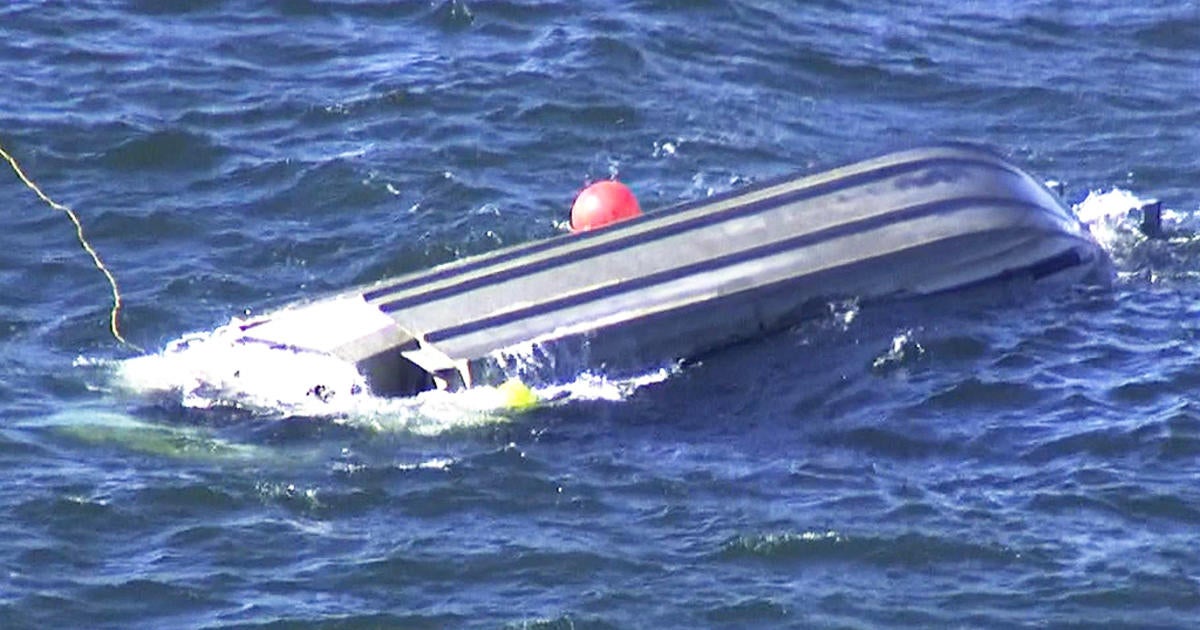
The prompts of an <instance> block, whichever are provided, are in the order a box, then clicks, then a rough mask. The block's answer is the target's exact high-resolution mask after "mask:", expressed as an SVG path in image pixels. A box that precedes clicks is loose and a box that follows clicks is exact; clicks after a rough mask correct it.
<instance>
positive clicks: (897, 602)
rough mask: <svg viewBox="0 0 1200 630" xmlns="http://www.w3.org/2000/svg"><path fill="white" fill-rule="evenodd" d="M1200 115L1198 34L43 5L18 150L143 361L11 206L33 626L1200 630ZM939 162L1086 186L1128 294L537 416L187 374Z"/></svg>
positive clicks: (393, 5)
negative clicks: (216, 383) (222, 345)
mask: <svg viewBox="0 0 1200 630" xmlns="http://www.w3.org/2000/svg"><path fill="white" fill-rule="evenodd" d="M1198 97H1200V5H1197V3H1196V2H1157V1H1151V2H1141V3H1119V2H1115V1H1114V0H1097V1H1095V2H1090V3H1064V2H1057V1H1054V0H1018V1H1015V2H1008V3H974V2H969V3H967V2H949V1H946V0H928V1H925V2H916V1H899V2H892V3H877V2H865V1H862V0H818V1H815V2H806V3H792V2H782V1H772V0H695V1H692V2H686V1H682V0H628V1H616V2H610V3H583V2H573V1H565V0H564V1H551V0H520V1H518V0H494V1H492V0H473V1H472V0H468V1H466V2H462V1H448V2H426V1H424V0H420V1H418V0H412V1H404V2H373V1H369V0H363V1H357V0H258V1H254V2H232V1H228V0H204V1H196V2H187V3H174V2H155V1H152V0H79V1H72V2H35V1H32V0H8V1H7V2H5V3H3V4H0V146H3V147H4V148H5V149H6V150H7V151H9V152H10V153H12V154H13V155H14V157H16V158H17V159H18V160H19V161H20V163H21V164H22V166H23V167H24V168H25V169H26V171H27V172H28V173H29V175H30V176H31V177H33V178H34V179H35V180H36V181H37V183H38V184H39V185H40V186H41V187H42V188H43V189H44V190H45V191H46V192H47V193H48V194H49V195H50V196H51V197H53V198H54V199H55V200H57V201H59V202H61V203H64V204H67V205H68V206H70V207H72V208H73V209H75V210H76V211H77V212H78V214H79V215H80V217H81V219H82V221H83V224H84V227H85V229H86V232H87V235H88V237H89V238H90V240H91V242H92V243H93V244H94V245H95V246H96V248H97V249H98V250H99V252H100V254H101V255H102V256H103V259H104V261H105V262H106V263H107V264H108V266H109V267H110V268H111V269H112V271H113V273H114V274H115V276H116V278H117V279H118V281H119V282H120V288H121V291H122V294H123V297H124V300H125V309H124V311H123V314H122V319H121V326H122V330H123V332H124V333H125V334H126V335H127V336H128V338H129V339H130V341H131V342H133V343H134V344H136V345H137V346H139V347H141V348H144V350H141V351H137V350H131V349H129V348H126V347H123V346H121V345H120V344H118V343H116V342H115V341H114V340H113V339H112V337H111V335H110V334H109V331H108V328H107V326H108V324H107V318H108V312H109V308H110V295H109V292H108V291H109V290H108V287H107V285H106V283H105V281H104V278H103V276H101V275H100V274H99V273H98V272H97V271H96V270H95V269H94V268H93V267H92V266H91V263H90V261H89V259H88V258H87V255H86V254H85V253H84V252H83V251H82V250H81V249H80V246H79V244H78V242H76V240H75V235H74V229H73V227H72V226H71V225H70V223H69V222H68V221H67V219H66V217H65V216H63V215H62V213H60V212H56V211H54V210H52V209H51V208H49V207H48V206H46V205H45V204H43V203H42V202H41V201H39V200H38V199H37V198H36V196H34V194H33V193H32V192H31V191H29V190H28V189H27V188H26V187H25V186H24V185H22V184H21V183H20V181H19V180H18V179H17V178H16V176H15V175H12V174H11V173H10V172H9V171H8V170H7V167H6V166H5V167H4V168H3V169H0V171H2V172H0V213H2V216H3V217H4V229H3V230H0V261H2V262H0V289H2V290H0V335H2V337H3V344H0V365H2V366H3V378H0V478H3V482H2V483H0V514H2V515H3V516H2V518H0V627H4V628H166V627H171V628H215V627H246V628H257V627H287V628H392V627H394V628H459V627H462V628H495V627H507V628H641V627H681V628H696V627H714V628H718V627H721V628H750V627H759V628H781V627H795V628H875V627H886V628H897V627H913V628H929V627H938V628H941V627H963V628H968V627H969V628H975V627H999V628H1020V627H1038V628H1041V627H1056V628H1057V627H1080V628H1093V627H1132V628H1188V627H1195V626H1196V625H1197V622H1200V568H1198V567H1200V394H1198V393H1197V389H1198V388H1200V273H1198V271H1200V240H1197V239H1196V238H1194V237H1193V236H1191V235H1192V234H1196V233H1200V221H1198V220H1197V216H1198V214H1197V213H1200V192H1198V191H1200V185H1198V180H1200V135H1197V132H1196V130H1197V129H1200V98H1198ZM941 140H958V141H969V142H975V143H981V144H986V145H989V146H992V147H994V148H995V149H996V150H998V151H1000V152H1001V153H1003V154H1004V155H1006V156H1008V157H1010V158H1011V159H1012V160H1013V161H1015V162H1017V163H1019V164H1021V165H1023V166H1025V167H1027V168H1029V169H1030V170H1031V171H1032V172H1034V173H1036V174H1038V175H1039V176H1041V177H1043V178H1045V179H1055V180H1057V181H1061V182H1064V183H1065V190H1066V192H1065V197H1066V198H1067V200H1068V201H1069V202H1070V203H1071V204H1072V205H1074V206H1075V207H1076V209H1077V211H1078V212H1079V213H1080V216H1081V217H1083V218H1085V219H1086V220H1087V221H1088V222H1089V223H1091V224H1092V225H1093V230H1094V232H1095V233H1096V234H1097V236H1098V238H1099V239H1100V240H1101V241H1102V243H1103V244H1104V246H1105V247H1106V248H1107V249H1108V250H1109V251H1110V253H1111V255H1112V257H1113V259H1114V263H1115V269H1116V277H1115V281H1114V283H1113V285H1112V286H1109V287H1104V286H1087V285H1085V286H1078V287H1069V288H1065V289H1064V288H1057V289H1054V290H1045V291H1039V292H1035V293H1033V294H1019V295H983V296H980V295H973V296H944V297H942V298H939V299H937V300H927V301H923V302H917V303H910V304H902V305H896V306H893V307H887V308H879V307H869V306H862V305H859V304H855V303H854V302H853V301H851V302H843V303H831V304H830V305H829V309H828V315H827V316H824V317H818V318H816V319H815V320H813V321H809V322H806V323H804V324H802V325H799V326H796V327H794V328H792V329H790V330H787V331H782V332H780V333H778V334H775V335H772V336H770V337H768V338H764V339H762V340H759V341H756V342H753V343H748V344H744V345H740V346H737V347H734V348H730V349H728V350H726V351H723V352H719V353H716V354H714V355H711V356H707V357H704V358H703V359H702V360H701V361H698V362H693V363H689V364H685V365H666V366H647V369H646V373H645V374H643V375H641V376H639V377H636V378H633V379H616V378H610V377H609V376H607V375H604V374H598V373H590V372H585V371H583V370H579V371H578V373H576V374H573V375H572V377H571V378H568V379H565V380H563V381H561V382H554V383H543V384H541V385H539V391H540V393H541V394H542V395H543V397H546V398H551V399H552V400H551V401H550V402H546V403H544V404H541V405H538V406H536V407H534V408H532V409H528V410H523V411H514V410H510V409H506V408H505V407H504V406H503V405H502V404H501V403H500V398H501V395H500V394H499V393H497V392H496V391H494V390H479V391H473V392H467V393H463V394H452V395H451V394H432V395H426V396H423V397H421V398H419V399H417V400H409V401H389V400H381V399H375V398H371V397H365V398H364V399H363V400H355V401H352V403H351V404H349V405H348V406H346V407H341V408H336V409H313V408H312V407H311V406H306V405H305V404H304V403H305V401H304V400H303V395H302V394H301V395H300V396H299V397H297V395H296V394H295V392H293V391H291V390H289V386H290V384H292V383H294V382H296V380H297V379H302V378H304V377H305V376H306V375H312V374H322V375H328V374H329V372H327V370H336V368H335V367H330V366H326V365H309V364H299V363H285V364H264V365H263V366H262V370H261V372H260V374H259V377H260V378H259V380H258V381H257V383H258V386H259V387H258V389H257V390H256V392H257V393H258V394H261V396H260V397H259V398H255V399H252V400H250V399H244V398H241V399H239V398H230V397H229V396H227V395H226V394H227V393H226V392H223V391H221V390H220V388H214V387H213V386H212V382H211V379H210V380H206V379H205V377H204V374H202V373H200V372H202V371H203V369H204V368H206V367H211V364H205V363H204V361H203V360H200V361H199V362H194V363H182V364H180V363H179V362H172V361H171V360H170V359H171V357H172V355H171V354H170V352H169V351H168V350H169V349H171V348H178V347H179V346H180V344H183V343H186V342H187V340H189V339H206V338H210V337H211V335H212V332H211V331H214V330H218V329H219V328H220V327H221V326H222V325H224V324H227V323H228V322H230V321H231V319H232V318H235V317H245V316H247V315H252V314H255V313H260V312H263V311H266V310H270V309H271V308H276V307H279V306H282V305H285V304H288V303H291V302H295V301H298V300H304V299H309V298H312V297H314V296H319V295H322V294H324V293H326V292H329V291H333V290H338V289H342V288H346V287H349V286H352V285H354V284H356V283H361V282H368V281H373V280H377V279H380V278H384V277H387V276H390V275H394V274H398V273H403V272H407V271H414V270H419V269H423V268H427V267H429V266H432V265H435V264H438V263H442V262H446V261H450V260H454V259H456V258H460V257H463V256H467V255H470V254H473V253H479V252H484V251H488V250H491V249H495V248H497V247H500V246H504V245H510V244H515V243H520V242H524V241H527V240H530V239H534V238H541V237H546V236H550V235H553V234H556V233H558V232H560V231H561V230H562V229H563V222H564V221H565V219H566V209H567V208H568V207H569V205H570V202H571V200H572V198H573V196H574V194H575V193H576V192H577V191H578V190H579V188H580V187H581V186H582V185H584V184H585V183H586V182H588V181H592V180H595V179H600V178H606V177H610V176H618V177H620V178H621V179H622V180H623V181H625V182H627V183H628V184H629V185H630V186H631V187H633V189H634V190H635V191H636V192H637V194H638V196H639V198H640V199H641V203H642V205H643V207H645V208H648V209H652V208H655V207H663V206H667V205H670V204H673V203H676V202H680V201H686V200H693V199H698V198H703V197H705V196H707V195H710V194H713V193H717V192H721V191H725V190H729V189H732V188H736V187H738V186H742V185H747V184H749V183H752V182H755V181H759V180H761V179H764V178H767V177H771V176H775V175H780V174H784V173H789V172H815V171H819V170H822V169H824V168H827V167H832V166H836V165H839V164H842V163H846V162H850V161H853V160H856V159H859V158H862V157H867V156H870V155H874V154H877V153H881V152H883V151H886V150H888V149H891V148H897V147H905V146H912V145H915V144H920V143H923V142H930V141H941ZM0 166H4V165H2V164H0ZM1150 198H1157V199H1160V200H1161V201H1162V202H1163V205H1164V208H1165V209H1166V217H1167V227H1168V230H1169V232H1170V234H1169V236H1170V237H1169V238H1167V239H1162V240H1156V241H1149V240H1146V239H1144V238H1142V237H1140V236H1139V234H1138V233H1137V232H1136V230H1135V229H1133V227H1132V223H1133V222H1134V217H1132V216H1130V215H1128V214H1127V212H1126V211H1127V210H1128V209H1129V208H1130V207H1131V206H1134V205H1136V204H1137V203H1139V202H1140V201H1141V200H1146V199H1150ZM164 351H167V352H164ZM530 354H531V355H534V356H533V358H532V359H529V360H535V361H536V360H537V357H536V349H530ZM344 376H345V377H346V378H353V375H344ZM164 383H165V385H164Z"/></svg>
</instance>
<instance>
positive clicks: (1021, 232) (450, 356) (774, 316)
mask: <svg viewBox="0 0 1200 630" xmlns="http://www.w3.org/2000/svg"><path fill="white" fill-rule="evenodd" d="M1106 265H1107V259H1106V256H1105V254H1104V252H1103V251H1102V250H1101V248H1100V247H1099V246H1098V245H1097V244H1096V242H1095V241H1094V240H1093V239H1092V237H1091V236H1090V234H1089V233H1088V232H1087V229H1086V228H1085V227H1084V226H1083V225H1081V224H1080V223H1079V221H1078V220H1077V219H1076V218H1075V217H1074V216H1073V215H1072V214H1071V212H1070V211H1069V210H1068V209H1067V208H1065V207H1064V206H1063V205H1062V203H1061V202H1060V201H1059V199H1058V198H1057V197H1056V196H1055V195H1053V194H1052V193H1050V192H1049V191H1048V190H1046V188H1045V187H1044V186H1042V185H1041V184H1040V183H1039V182H1038V181H1037V180H1035V179H1033V178H1032V177H1031V176H1030V175H1028V174H1027V173H1025V172H1024V171H1022V170H1020V169H1018V168H1017V167H1015V166H1013V165H1011V164H1009V163H1008V162H1006V161H1005V160H1003V159H1002V158H1000V157H998V156H997V155H995V154H993V153H990V152H988V151H985V150H981V149H978V148H974V147H969V146H958V145H946V146H935V147H929V148H921V149H914V150H909V151H903V152H899V153H894V154H889V155H886V156H882V157H879V158H876V159H872V160H867V161H864V162H860V163H857V164H852V165H848V166H844V167H841V168H838V169H834V170H832V171H829V172H826V173H821V174H817V175H811V176H803V177H793V178H784V179H777V180H773V181H769V182H764V183H761V184H758V185H755V186H751V187H747V188H743V189H738V190H734V191H731V192H729V193H726V194H722V195H719V196H715V197H711V198H708V199H703V200H700V201H696V202H692V203H687V204H683V205H680V206H676V207H673V208H669V209H666V210H663V211H658V212H653V213H650V214H647V215H645V216H643V217H641V218H638V219H635V220H632V221H628V222H624V223H620V224H616V225H612V226H609V227H607V228H604V229H600V230H596V231H592V232H587V233H584V234H580V235H562V236H558V237H554V238H550V239H547V240H542V241H537V242H533V243H528V244H525V245H521V246H517V247H512V248H508V249H502V250H498V251H495V252H491V253H488V254H484V255H481V256H476V257H472V258H467V259H464V260H460V261H456V262H453V263H449V264H446V265H442V266H439V267H436V268H433V269H430V270H427V271H423V272H420V273H415V274H411V275H407V276H403V277H400V278H395V279H390V280H385V281H382V282H378V283H375V284H373V285H370V286H366V287H361V288H359V289H356V290H353V291H349V292H346V293H343V294H339V295H336V296H333V297H329V298H326V299H324V300H319V301H316V302H312V303H308V304H304V305H300V306H297V307H293V308H289V309H284V310H283V311H280V312H277V313H274V314H271V315H267V316H264V317H261V318H258V319H255V320H252V321H249V322H246V323H245V324H244V325H243V326H242V331H241V333H242V338H241V340H240V341H241V342H243V343H267V344H271V345H277V346H284V347H288V348H292V349H295V350H298V351H311V352H320V353H327V354H330V355H333V356H337V357H340V358H342V359H344V360H346V361H349V362H352V363H354V364H355V365H357V366H358V368H359V370H360V371H361V372H362V373H363V375H364V376H366V377H367V380H368V382H369V383H370V385H371V387H372V389H373V390H374V391H375V392H376V393H378V394H383V395H410V394H414V393H417V392H419V391H422V390H425V389H431V388H435V387H438V388H446V389H456V388H461V387H469V386H471V385H473V384H476V383H479V382H486V381H489V380H494V379H495V378H497V377H498V374H497V371H496V361H497V357H498V356H499V353H501V352H502V351H503V350H505V349H506V348H512V347H514V346H518V345H521V344H526V343H529V342H564V343H566V342H571V341H575V342H579V341H582V342H585V343H586V346H587V357H586V361H587V362H588V363H589V364H590V365H595V366H600V365H605V364H609V363H620V364H624V365H628V364H631V363H634V362H650V361H662V360H671V359H683V358H688V357H693V356H696V355H697V354H699V353H703V352H705V351H708V350H712V349H715V348H718V347H720V346H724V345H728V344H730V343H733V342H736V341H738V340H742V339H746V338H749V337H753V336H756V335H760V334H762V333H764V332H767V331H771V330H774V329H778V328H779V327H781V326H784V325H787V324H789V323H793V322H795V321H796V320H797V319H798V318H800V317H802V316H803V314H804V313H805V311H806V307H809V306H811V305H812V304H813V303H815V302H817V301H826V300H829V299H831V298H836V297H857V298H864V299H874V298H903V297H908V296H919V295H927V294H932V293H938V292H943V291H948V290H953V289H959V288H963V287H968V286H973V285H978V284H982V283H987V282H992V281H1001V280H1029V281H1040V280H1044V279H1047V278H1052V277H1064V276H1070V277H1080V276H1083V275H1086V274H1088V273H1092V272H1094V271H1096V270H1097V269H1099V268H1103V267H1105V266H1106Z"/></svg>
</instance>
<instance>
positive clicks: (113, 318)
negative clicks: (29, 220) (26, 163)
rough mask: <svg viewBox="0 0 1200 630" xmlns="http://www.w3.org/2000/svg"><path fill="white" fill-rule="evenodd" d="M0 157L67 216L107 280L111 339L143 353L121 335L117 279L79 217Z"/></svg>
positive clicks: (13, 162)
mask: <svg viewBox="0 0 1200 630" xmlns="http://www.w3.org/2000/svg"><path fill="white" fill-rule="evenodd" d="M0 156H2V157H3V158H4V159H5V160H7V161H8V163H9V165H10V166H12V169H13V172H15V173H16V174H17V177H19V178H20V179H21V182H22V183H24V184H25V186H26V187H28V188H29V189H30V190H32V191H33V192H34V194H36V195H37V196H38V199H41V200H42V201H44V202H46V205H48V206H50V207H51V208H54V209H55V210H58V211H59V212H62V213H63V214H65V215H67V218H69V219H70V220H71V223H73V224H75V237H76V238H77V239H78V240H79V245H80V246H82V247H83V250H84V251H85V252H87V253H88V255H89V256H91V257H92V262H93V263H95V265H96V269H99V270H100V273H102V274H104V277H105V279H107V280H108V286H109V287H111V288H112V298H113V306H112V310H111V311H110V312H109V331H110V332H112V336H113V338H115V339H116V340H117V341H119V342H121V344H122V345H124V346H126V347H128V348H131V349H133V350H135V351H137V352H144V350H142V349H141V348H139V347H137V346H136V345H134V344H132V343H130V342H129V341H127V340H126V339H125V337H123V336H122V335H121V329H120V327H119V326H118V324H117V319H118V317H119V316H120V314H121V304H122V302H121V291H120V289H118V288H117V278H116V277H115V276H113V274H112V272H111V271H109V270H108V267H107V266H106V265H105V264H104V261H102V260H100V254H99V253H98V252H97V251H96V249H95V248H94V247H92V244H91V243H89V242H88V240H87V237H85V236H84V235H83V223H80V221H79V216H78V215H76V214H75V211H74V210H72V209H70V208H68V207H67V206H64V205H62V204H61V203H58V202H57V201H55V200H53V199H51V198H50V197H49V196H47V195H46V193H44V192H42V189H41V188H38V186H37V184H35V183H33V180H31V179H29V176H27V175H26V174H25V171H23V170H21V165H20V164H17V160H16V158H14V157H13V156H11V155H9V153H8V151H5V150H4V147H3V146H0Z"/></svg>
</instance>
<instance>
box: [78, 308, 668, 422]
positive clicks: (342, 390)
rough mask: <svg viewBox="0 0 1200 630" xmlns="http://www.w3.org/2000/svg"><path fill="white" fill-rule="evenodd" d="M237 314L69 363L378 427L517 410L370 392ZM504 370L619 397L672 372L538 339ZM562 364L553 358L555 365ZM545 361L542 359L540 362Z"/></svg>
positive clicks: (557, 394) (328, 360)
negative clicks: (594, 364)
mask: <svg viewBox="0 0 1200 630" xmlns="http://www.w3.org/2000/svg"><path fill="white" fill-rule="evenodd" d="M246 323H247V322H246V320H242V319H239V318H235V319H233V320H232V321H231V322H230V323H229V324H226V325H224V326H221V327H218V328H216V329H215V330H213V331H210V332H197V333H191V334H188V335H184V336H183V337H180V338H179V339H176V340H174V341H172V342H170V343H168V344H167V345H166V347H165V348H163V350H162V351H160V352H157V353H153V354H148V355H144V356H140V357H135V358H132V359H127V360H124V361H117V362H114V363H108V364H104V362H98V361H95V360H90V359H86V358H80V359H79V360H77V361H76V365H77V366H78V367H87V368H92V369H95V368H104V367H109V368H111V369H110V370H109V371H110V372H111V373H112V374H113V378H114V381H115V385H116V386H117V387H118V388H120V389H121V390H124V391H127V392H130V393H132V394H133V395H137V396H149V397H154V398H157V399H159V400H164V401H165V402H166V403H168V404H176V403H177V404H179V405H180V406H182V407H184V408H189V409H239V410H245V411H250V412H252V413H255V414H258V415H260V416H262V417H264V418H283V417H289V416H303V417H317V418H331V419H333V420H334V421H335V422H338V423H344V424H348V425H353V426H356V427H363V428H367V429H370V430H377V431H384V432H397V431H400V432H408V433H416V434H422V435H434V434H439V433H443V432H445V431H450V430H456V429H464V428H471V427H477V426H481V425H487V424H495V423H502V422H508V421H510V420H511V419H512V418H513V417H515V416H516V414H518V413H519V412H517V411H514V410H513V409H511V408H510V394H509V393H508V392H506V391H504V390H502V389H500V388H498V387H491V386H479V387H474V388H471V389H469V390H465V391H459V392H444V391H436V390H435V391H428V392H422V393H421V394H418V395H417V396H413V397H408V398H387V397H381V396H375V395H374V394H372V392H371V391H370V387H369V386H368V384H367V382H366V379H365V378H363V376H362V375H361V374H359V373H358V371H357V370H356V369H355V367H354V365H352V364H351V363H349V362H347V361H344V360H342V359H339V358H337V357H335V356H332V355H329V354H325V353H322V352H315V351H309V350H303V349H296V348H294V347H290V346H283V345H278V344H269V343H255V342H247V341H246V336H245V334H244V331H243V327H244V326H245V325H246ZM504 356H506V357H507V359H506V360H507V361H508V362H509V363H508V367H509V368H510V369H512V370H513V371H520V372H522V373H531V374H536V373H539V372H542V373H545V372H546V371H547V370H546V368H547V367H548V368H550V369H549V371H550V372H557V373H558V374H567V376H566V378H562V379H560V380H559V381H557V382H549V381H548V382H545V383H539V382H538V381H536V380H530V379H526V380H525V382H526V383H527V384H529V385H530V386H531V389H532V391H533V393H534V394H535V395H536V396H537V398H538V399H539V400H542V401H544V402H547V403H551V402H558V401H564V400H614V401H616V400H622V399H625V398H627V397H629V396H630V395H631V394H632V393H633V392H634V391H636V390H637V389H639V388H640V387H643V386H645V385H647V384H650V383H656V382H660V381H662V380H664V379H666V378H668V377H669V376H670V374H671V373H672V370H670V369H658V370H653V371H650V372H647V373H644V374H639V375H636V376H633V377H629V378H609V377H607V376H604V375H602V374H596V373H592V372H587V371H584V369H583V367H584V366H583V363H582V362H581V359H580V358H579V357H578V356H572V357H571V358H570V359H568V360H565V361H564V355H563V354H562V353H558V352H555V351H553V350H550V349H547V348H546V347H544V346H542V345H541V344H526V345H524V346H522V347H521V348H517V349H514V350H512V351H510V352H507V353H505V355H504ZM560 363H562V364H560ZM547 364H548V365H547Z"/></svg>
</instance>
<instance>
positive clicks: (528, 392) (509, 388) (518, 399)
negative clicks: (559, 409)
mask: <svg viewBox="0 0 1200 630" xmlns="http://www.w3.org/2000/svg"><path fill="white" fill-rule="evenodd" d="M496 389H498V390H499V391H500V394H501V396H503V397H504V406H505V407H506V408H508V409H516V410H522V409H529V408H530V407H533V406H534V405H536V404H538V397H537V394H535V393H533V390H532V389H529V386H527V385H525V383H522V382H521V381H519V380H517V379H515V378H510V379H508V380H507V381H504V383H503V384H501V385H500V387H497V388H496Z"/></svg>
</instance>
